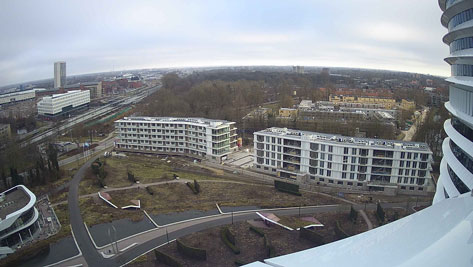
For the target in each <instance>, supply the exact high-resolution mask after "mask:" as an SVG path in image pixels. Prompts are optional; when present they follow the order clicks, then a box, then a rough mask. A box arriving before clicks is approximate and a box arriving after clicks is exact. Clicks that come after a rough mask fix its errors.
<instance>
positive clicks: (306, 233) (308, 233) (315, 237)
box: [299, 227, 325, 245]
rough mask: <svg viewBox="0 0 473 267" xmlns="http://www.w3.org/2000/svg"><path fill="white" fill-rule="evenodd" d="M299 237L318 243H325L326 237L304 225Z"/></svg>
mask: <svg viewBox="0 0 473 267" xmlns="http://www.w3.org/2000/svg"><path fill="white" fill-rule="evenodd" d="M299 237H301V238H304V239H307V240H309V241H312V242H314V243H315V244H317V245H323V244H325V240H324V237H323V236H321V235H319V234H317V233H316V232H314V231H312V230H309V229H306V228H304V227H302V228H301V229H300V231H299Z"/></svg>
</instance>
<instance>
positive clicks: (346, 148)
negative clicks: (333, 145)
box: [343, 147, 348, 158]
mask: <svg viewBox="0 0 473 267" xmlns="http://www.w3.org/2000/svg"><path fill="white" fill-rule="evenodd" d="M343 154H348V147H345V148H343ZM343 158H345V157H343Z"/></svg>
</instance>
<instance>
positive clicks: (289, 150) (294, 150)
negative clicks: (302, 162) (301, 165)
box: [284, 148, 301, 156]
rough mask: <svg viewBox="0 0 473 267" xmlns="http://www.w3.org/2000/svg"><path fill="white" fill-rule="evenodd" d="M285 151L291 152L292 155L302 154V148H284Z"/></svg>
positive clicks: (286, 152)
mask: <svg viewBox="0 0 473 267" xmlns="http://www.w3.org/2000/svg"><path fill="white" fill-rule="evenodd" d="M284 153H285V154H290V155H295V156H300V155H301V150H300V149H294V148H284Z"/></svg>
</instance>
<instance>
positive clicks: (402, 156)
mask: <svg viewBox="0 0 473 267" xmlns="http://www.w3.org/2000/svg"><path fill="white" fill-rule="evenodd" d="M404 158H406V152H401V159H404ZM401 162H402V161H401Z"/></svg>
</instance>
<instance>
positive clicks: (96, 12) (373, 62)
mask: <svg viewBox="0 0 473 267" xmlns="http://www.w3.org/2000/svg"><path fill="white" fill-rule="evenodd" d="M0 5H1V8H0V23H1V24H2V25H4V26H2V27H0V35H1V36H2V37H3V38H2V42H0V85H5V84H9V83H17V82H26V81H30V80H36V79H42V78H51V77H52V76H53V71H52V68H53V67H52V66H53V62H54V61H57V60H65V61H66V62H67V71H68V75H74V74H82V73H90V72H99V71H111V70H112V69H115V70H117V69H132V68H133V69H134V68H141V67H143V68H150V67H167V66H192V65H194V66H205V65H209V66H215V65H232V64H237V65H268V64H276V65H293V64H300V65H317V66H323V65H332V66H347V67H373V68H378V67H379V68H388V69H393V70H408V71H413V72H420V73H432V74H441V75H448V64H446V63H444V62H443V60H442V58H443V57H446V56H447V54H448V48H447V46H446V45H444V44H443V43H442V42H441V38H442V36H443V34H445V32H446V30H445V29H444V28H442V26H441V24H440V21H439V20H440V14H441V11H440V8H439V7H438V5H437V3H436V2H435V1H434V2H432V1H431V0H416V4H415V5H413V4H412V1H408V0H397V1H379V0H357V1H355V0H352V1H350V0H340V1H326V0H314V1H297V0H296V1H290V2H289V1H269V0H261V1H249V0H242V1H217V0H208V1H185V0H182V1H147V0H142V1H126V0H113V1H112V0H104V1H92V0H83V1H54V0H44V1H33V0H16V1H13V0H5V1H2V3H1V4H0Z"/></svg>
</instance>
